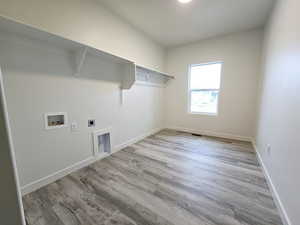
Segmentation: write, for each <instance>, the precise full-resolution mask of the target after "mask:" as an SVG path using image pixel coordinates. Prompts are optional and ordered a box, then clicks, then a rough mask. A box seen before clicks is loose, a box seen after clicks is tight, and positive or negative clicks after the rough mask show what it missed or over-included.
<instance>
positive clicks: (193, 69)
mask: <svg viewBox="0 0 300 225" xmlns="http://www.w3.org/2000/svg"><path fill="white" fill-rule="evenodd" d="M222 65H223V63H208V64H200V65H191V66H190V74H189V112H190V113H200V114H210V115H217V114H218V99H219V92H220V83H221V70H222Z"/></svg>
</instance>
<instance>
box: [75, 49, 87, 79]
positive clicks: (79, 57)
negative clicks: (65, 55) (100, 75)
mask: <svg viewBox="0 0 300 225" xmlns="http://www.w3.org/2000/svg"><path fill="white" fill-rule="evenodd" d="M87 52H88V47H84V48H82V49H81V50H80V51H78V52H77V53H76V55H75V57H76V70H75V73H74V76H76V77H79V76H80V73H81V71H82V67H83V64H84V60H85V58H86V54H87Z"/></svg>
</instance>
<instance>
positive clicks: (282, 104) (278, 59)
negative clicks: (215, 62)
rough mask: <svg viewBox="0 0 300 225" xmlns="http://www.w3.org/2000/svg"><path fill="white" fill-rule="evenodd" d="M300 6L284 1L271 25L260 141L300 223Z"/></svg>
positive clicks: (286, 205) (288, 210) (276, 183)
mask: <svg viewBox="0 0 300 225" xmlns="http://www.w3.org/2000/svg"><path fill="white" fill-rule="evenodd" d="M299 10H300V2H299V1H298V0H284V1H279V2H278V4H277V7H276V8H275V10H274V13H273V15H272V18H271V20H270V22H269V25H268V27H267V29H266V38H265V47H264V68H263V69H264V70H263V79H262V82H261V100H260V109H259V119H258V129H257V140H256V141H257V147H258V150H259V152H260V154H261V157H262V160H263V162H264V164H265V166H266V168H267V170H268V172H269V174H270V177H271V179H272V182H273V184H274V187H275V189H276V191H277V194H278V195H279V197H280V201H281V203H282V205H283V207H284V210H285V212H286V213H287V217H289V219H290V222H291V224H294V225H296V224H299V223H300V215H299V206H300V195H299V190H300V179H299V171H300V164H299V158H300V151H299V146H300V139H299V131H300V117H299V115H300V95H299V87H300V64H299V62H300V15H299ZM268 145H270V147H271V151H270V153H268V151H267V146H268Z"/></svg>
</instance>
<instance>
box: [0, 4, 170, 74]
mask: <svg viewBox="0 0 300 225" xmlns="http://www.w3.org/2000/svg"><path fill="white" fill-rule="evenodd" d="M0 6H1V7H0V15H2V16H4V17H7V18H11V19H13V20H16V21H19V22H22V23H24V24H28V25H31V26H34V27H36V28H38V29H41V30H44V31H48V32H50V33H53V34H57V35H60V36H62V37H65V38H68V39H71V40H74V41H77V42H80V43H83V44H87V45H90V46H93V47H95V48H99V49H101V50H103V51H106V52H109V53H112V54H115V55H118V56H121V57H124V58H127V59H129V60H131V61H134V62H136V63H138V64H141V65H144V66H146V67H150V68H153V69H157V70H163V69H164V68H163V67H164V65H163V60H164V57H165V55H164V49H162V48H161V47H160V46H159V45H157V44H156V43H154V42H153V41H152V40H150V39H149V38H148V37H146V36H145V35H144V34H143V33H141V32H139V31H137V30H136V29H134V28H133V27H132V26H130V25H128V24H127V23H126V22H124V21H123V20H122V19H120V18H119V17H117V16H116V15H114V14H113V13H111V12H110V11H109V10H107V9H106V8H104V7H103V6H102V5H101V4H100V3H99V1H97V0H85V1H82V0H52V1H48V0H26V1H19V0H9V1H7V0H0Z"/></svg>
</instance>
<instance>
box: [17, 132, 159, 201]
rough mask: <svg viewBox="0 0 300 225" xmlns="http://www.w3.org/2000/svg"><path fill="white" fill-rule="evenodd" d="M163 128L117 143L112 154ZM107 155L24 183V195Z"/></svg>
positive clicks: (22, 189)
mask: <svg viewBox="0 0 300 225" xmlns="http://www.w3.org/2000/svg"><path fill="white" fill-rule="evenodd" d="M162 129H163V128H158V129H154V130H152V131H150V132H147V133H145V134H143V135H140V136H138V137H135V138H133V139H130V140H129V141H126V142H124V143H122V144H120V145H117V146H115V147H114V148H113V151H112V154H114V153H116V152H118V151H120V150H122V149H124V148H126V147H128V146H130V145H132V144H134V143H136V142H138V141H141V140H142V139H144V138H146V137H148V136H150V135H152V134H155V133H157V132H159V131H161V130H162ZM107 156H109V155H108V154H107V155H101V156H97V157H94V156H91V157H89V158H87V159H84V160H82V161H80V162H77V163H75V164H73V165H71V166H69V167H66V168H64V169H62V170H59V171H57V172H55V173H53V174H50V175H49V176H46V177H43V178H41V179H39V180H36V181H34V182H31V183H29V184H27V185H24V186H23V187H21V192H22V195H26V194H29V193H31V192H33V191H36V190H38V189H40V188H42V187H44V186H46V185H48V184H51V183H53V182H55V181H56V180H58V179H61V178H63V177H64V176H67V175H68V174H70V173H72V172H75V171H77V170H79V169H82V168H84V167H86V166H88V165H90V164H92V163H94V162H96V161H98V160H101V159H103V158H105V157H107Z"/></svg>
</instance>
